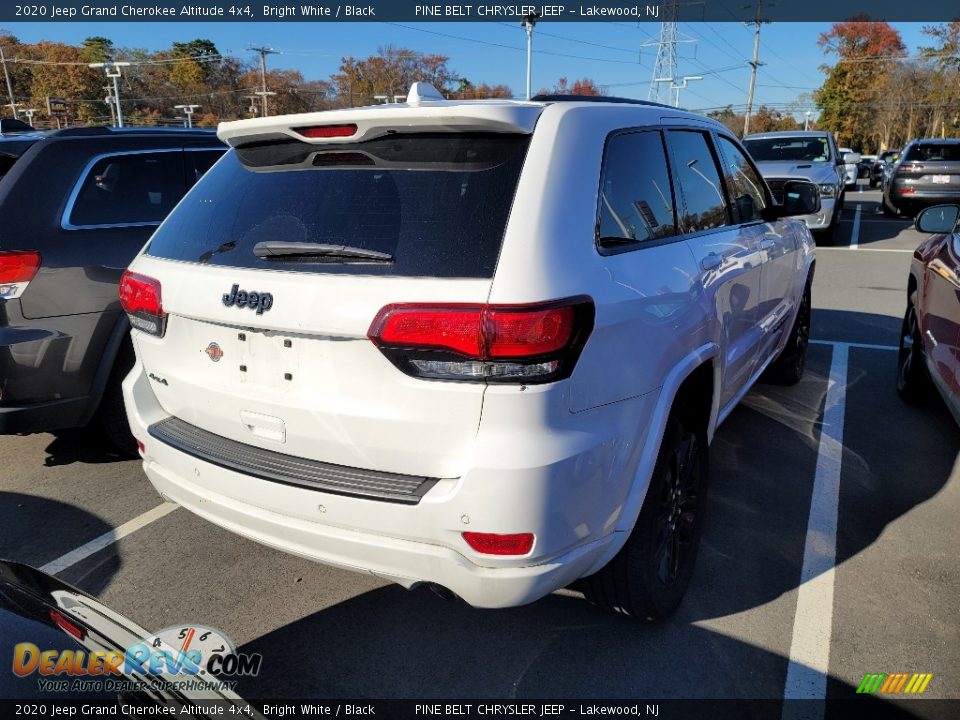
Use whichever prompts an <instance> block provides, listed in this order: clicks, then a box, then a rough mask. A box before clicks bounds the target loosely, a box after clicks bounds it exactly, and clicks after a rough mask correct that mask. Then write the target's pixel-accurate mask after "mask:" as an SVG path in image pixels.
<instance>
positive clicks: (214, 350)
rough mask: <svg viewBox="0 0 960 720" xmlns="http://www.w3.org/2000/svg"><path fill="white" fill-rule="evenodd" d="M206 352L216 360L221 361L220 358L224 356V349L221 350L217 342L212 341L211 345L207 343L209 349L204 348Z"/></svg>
mask: <svg viewBox="0 0 960 720" xmlns="http://www.w3.org/2000/svg"><path fill="white" fill-rule="evenodd" d="M204 352H205V353H206V354H207V357H208V358H210V359H211V360H213V361H214V362H220V358H222V357H223V350H221V349H220V346H219V345H217V344H216V343H215V342H212V343H210V344H209V345H207V349H206V350H204Z"/></svg>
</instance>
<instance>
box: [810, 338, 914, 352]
mask: <svg viewBox="0 0 960 720" xmlns="http://www.w3.org/2000/svg"><path fill="white" fill-rule="evenodd" d="M810 344H811V345H833V346H834V347H837V346H838V345H843V346H844V347H846V348H857V349H858V350H899V349H900V348H898V347H897V346H896V345H874V344H872V343H857V342H852V343H851V342H840V341H839V340H811V341H810Z"/></svg>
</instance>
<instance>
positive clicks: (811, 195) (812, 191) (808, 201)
mask: <svg viewBox="0 0 960 720" xmlns="http://www.w3.org/2000/svg"><path fill="white" fill-rule="evenodd" d="M819 211H820V188H818V187H817V186H816V185H814V184H813V183H812V182H807V181H806V180H788V181H787V182H786V183H784V186H783V205H782V206H781V211H780V216H781V217H790V216H792V215H813V214H814V213H815V212H819Z"/></svg>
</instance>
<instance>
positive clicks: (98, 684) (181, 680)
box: [13, 622, 263, 692]
mask: <svg viewBox="0 0 960 720" xmlns="http://www.w3.org/2000/svg"><path fill="white" fill-rule="evenodd" d="M67 624H69V625H70V628H71V631H70V633H69V634H70V635H72V636H73V637H74V638H75V639H76V640H77V642H78V643H79V644H80V645H82V646H83V647H84V648H86V649H70V650H41V649H40V648H39V647H38V646H37V645H36V644H35V643H31V642H21V643H18V644H17V645H15V646H14V648H13V673H14V675H16V676H18V677H22V678H25V677H29V676H31V675H36V676H37V678H38V685H39V688H40V689H41V690H43V691H47V692H49V691H72V692H76V691H77V690H81V691H84V690H89V691H104V690H106V691H118V690H128V689H139V688H142V687H143V686H144V685H147V686H149V687H151V688H155V689H180V690H189V689H195V690H198V689H201V688H204V687H206V688H209V687H211V686H212V687H215V688H222V689H230V690H232V689H233V688H234V686H235V685H236V682H235V680H234V679H235V678H237V677H253V676H256V675H258V674H259V673H260V667H261V665H262V663H263V656H262V655H260V654H259V653H238V652H237V650H236V648H235V646H234V644H233V642H231V641H230V639H229V638H227V636H226V635H224V634H223V633H221V632H220V631H219V630H215V629H214V628H210V627H206V626H203V625H186V624H185V625H176V626H173V627H168V628H165V629H163V630H161V631H160V632H158V633H156V634H155V635H153V636H151V637H149V638H147V639H146V640H144V641H143V642H139V643H136V644H134V645H131V646H130V647H128V648H126V650H123V651H121V650H103V649H101V648H102V645H101V644H100V643H99V642H98V641H94V640H93V638H90V637H88V635H87V632H86V630H85V629H84V628H83V627H81V626H79V625H73V624H72V623H69V622H68V623H67ZM137 678H145V679H146V680H140V679H137ZM134 679H137V680H134ZM131 682H133V684H136V685H137V686H138V687H137V688H134V687H128V686H129V685H130V684H131ZM161 685H162V686H163V687H162V688H161V687H160V686H161Z"/></svg>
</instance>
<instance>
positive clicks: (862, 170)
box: [857, 155, 877, 180]
mask: <svg viewBox="0 0 960 720" xmlns="http://www.w3.org/2000/svg"><path fill="white" fill-rule="evenodd" d="M876 161H877V156H876V155H861V156H860V162H858V163H857V179H858V180H860V179H862V178H869V177H870V168H872V167H873V164H874V163H875V162H876Z"/></svg>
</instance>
